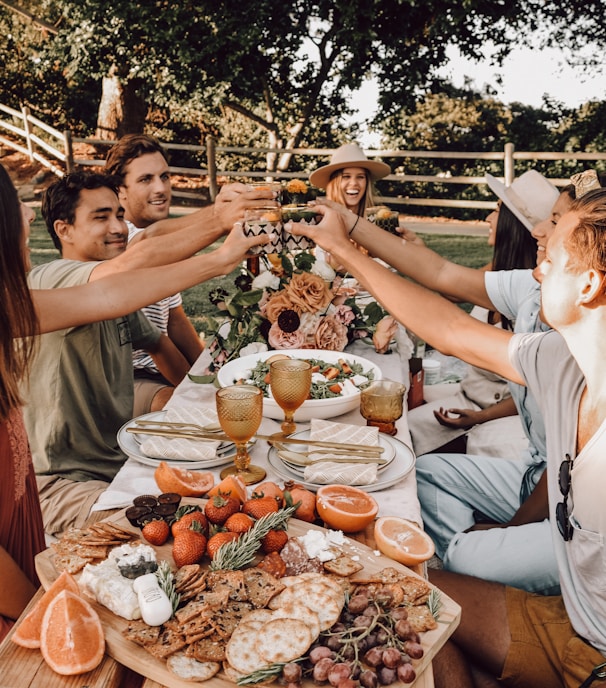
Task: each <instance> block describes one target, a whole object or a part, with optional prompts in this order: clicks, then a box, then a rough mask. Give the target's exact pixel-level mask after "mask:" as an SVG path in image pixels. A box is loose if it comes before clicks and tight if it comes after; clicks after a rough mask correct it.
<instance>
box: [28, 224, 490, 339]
mask: <svg viewBox="0 0 606 688" xmlns="http://www.w3.org/2000/svg"><path fill="white" fill-rule="evenodd" d="M423 240H424V241H425V243H426V244H427V246H429V247H430V248H432V249H433V250H434V251H436V252H437V253H439V254H441V255H443V256H444V257H445V258H448V260H451V261H453V262H455V263H459V264H461V265H467V266H469V267H473V268H479V267H482V266H483V265H486V263H488V262H489V261H490V258H491V253H492V250H491V248H490V246H488V244H487V243H486V238H485V237H475V236H456V235H455V236H453V235H445V234H425V235H423ZM30 249H31V260H32V265H40V264H41V263H47V262H49V261H51V260H55V259H57V258H59V252H58V251H57V250H56V249H55V247H54V246H53V242H52V240H51V238H50V236H49V235H48V232H47V231H46V226H45V225H44V222H43V221H42V220H40V219H37V220H36V221H35V222H34V223H33V225H32V227H31V236H30ZM211 250H212V248H208V249H206V251H211ZM238 274H239V269H238V270H235V271H234V272H233V273H232V274H231V275H228V276H227V277H220V278H215V279H212V280H208V281H207V282H203V283H202V284H199V285H198V286H197V287H192V288H191V289H188V290H187V291H185V292H183V305H184V308H185V312H186V313H187V315H188V316H189V318H190V319H191V321H192V322H193V324H194V326H195V327H196V329H197V330H198V331H199V332H203V331H204V321H205V315H207V314H210V309H212V305H211V304H210V302H209V300H208V293H209V292H210V291H211V290H212V289H215V288H216V287H218V286H224V287H225V288H226V289H228V290H229V291H232V287H233V280H234V279H235V278H236V276H237V275H238ZM462 306H463V307H465V308H466V310H469V307H468V305H467V304H462Z"/></svg>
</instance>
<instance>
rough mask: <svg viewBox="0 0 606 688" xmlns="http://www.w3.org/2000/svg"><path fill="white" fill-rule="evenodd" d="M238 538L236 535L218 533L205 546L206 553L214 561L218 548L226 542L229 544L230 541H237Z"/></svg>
mask: <svg viewBox="0 0 606 688" xmlns="http://www.w3.org/2000/svg"><path fill="white" fill-rule="evenodd" d="M239 537H240V535H239V534H238V533H231V532H229V531H219V532H218V533H215V534H214V535H213V536H212V537H211V538H210V540H209V541H208V545H207V546H206V553H207V554H208V556H209V557H210V558H211V559H214V558H215V554H216V553H217V550H218V549H219V547H221V546H222V545H225V544H226V543H228V542H231V541H232V540H237V539H238V538H239Z"/></svg>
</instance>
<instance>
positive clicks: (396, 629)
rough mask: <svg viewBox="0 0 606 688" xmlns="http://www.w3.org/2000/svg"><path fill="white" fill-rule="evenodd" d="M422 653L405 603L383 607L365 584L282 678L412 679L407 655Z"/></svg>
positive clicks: (379, 682)
mask: <svg viewBox="0 0 606 688" xmlns="http://www.w3.org/2000/svg"><path fill="white" fill-rule="evenodd" d="M422 656H423V647H422V646H421V643H420V637H419V634H418V633H417V632H416V631H415V630H414V629H413V627H412V625H411V623H410V621H408V612H407V610H406V607H396V608H394V609H390V608H387V607H385V606H383V605H382V604H381V601H380V600H377V599H370V598H369V596H368V593H367V592H366V591H365V589H364V588H360V589H359V592H356V594H355V595H354V596H353V597H352V598H351V599H350V600H349V602H348V604H347V605H346V606H345V608H344V610H343V612H342V613H341V617H340V618H339V621H338V622H337V623H336V624H334V626H333V627H332V628H330V629H329V630H328V631H324V632H323V633H321V634H320V637H319V638H318V641H317V642H316V643H315V644H314V646H313V647H312V649H311V650H310V652H309V654H308V656H307V661H306V662H305V663H304V664H303V666H301V664H299V663H291V664H286V665H285V666H284V667H283V669H282V681H283V682H284V683H286V684H287V685H288V686H289V688H295V686H298V685H300V682H301V679H302V677H303V675H310V676H311V677H312V678H313V680H314V682H315V683H318V684H321V683H326V682H328V683H330V685H331V686H333V688H359V687H360V686H362V688H378V686H387V685H390V684H391V683H395V682H396V681H400V682H402V683H412V682H413V681H414V680H415V678H416V673H415V670H414V668H413V666H412V664H411V660H413V659H420V658H421V657H422Z"/></svg>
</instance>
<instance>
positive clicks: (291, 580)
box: [280, 571, 343, 595]
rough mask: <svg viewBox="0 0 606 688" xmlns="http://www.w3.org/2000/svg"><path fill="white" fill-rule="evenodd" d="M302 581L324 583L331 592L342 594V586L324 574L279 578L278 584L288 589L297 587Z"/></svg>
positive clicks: (309, 573)
mask: <svg viewBox="0 0 606 688" xmlns="http://www.w3.org/2000/svg"><path fill="white" fill-rule="evenodd" d="M304 580H313V581H318V582H319V583H324V584H325V585H328V586H329V587H331V588H333V590H334V591H335V592H336V593H338V594H339V595H341V594H342V593H343V586H342V584H341V583H339V582H338V581H336V580H335V579H334V578H333V577H332V576H327V575H326V574H324V573H316V572H315V571H307V572H305V573H299V574H298V575H297V576H284V577H283V578H280V583H283V584H284V585H285V586H286V587H287V588H290V587H292V586H293V585H298V584H299V583H300V582H301V581H304Z"/></svg>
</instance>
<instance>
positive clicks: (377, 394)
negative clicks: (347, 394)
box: [360, 380, 406, 435]
mask: <svg viewBox="0 0 606 688" xmlns="http://www.w3.org/2000/svg"><path fill="white" fill-rule="evenodd" d="M405 391H406V387H405V386H404V385H403V384H401V383H400V382H394V381H393V380H377V381H376V382H371V383H370V384H369V385H368V387H366V388H365V389H363V390H362V392H361V393H360V413H361V414H362V415H363V416H364V418H366V425H372V426H375V427H377V428H379V432H384V433H385V434H387V435H395V434H396V432H397V428H396V421H397V420H398V418H401V417H402V413H403V410H404V392H405Z"/></svg>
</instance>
